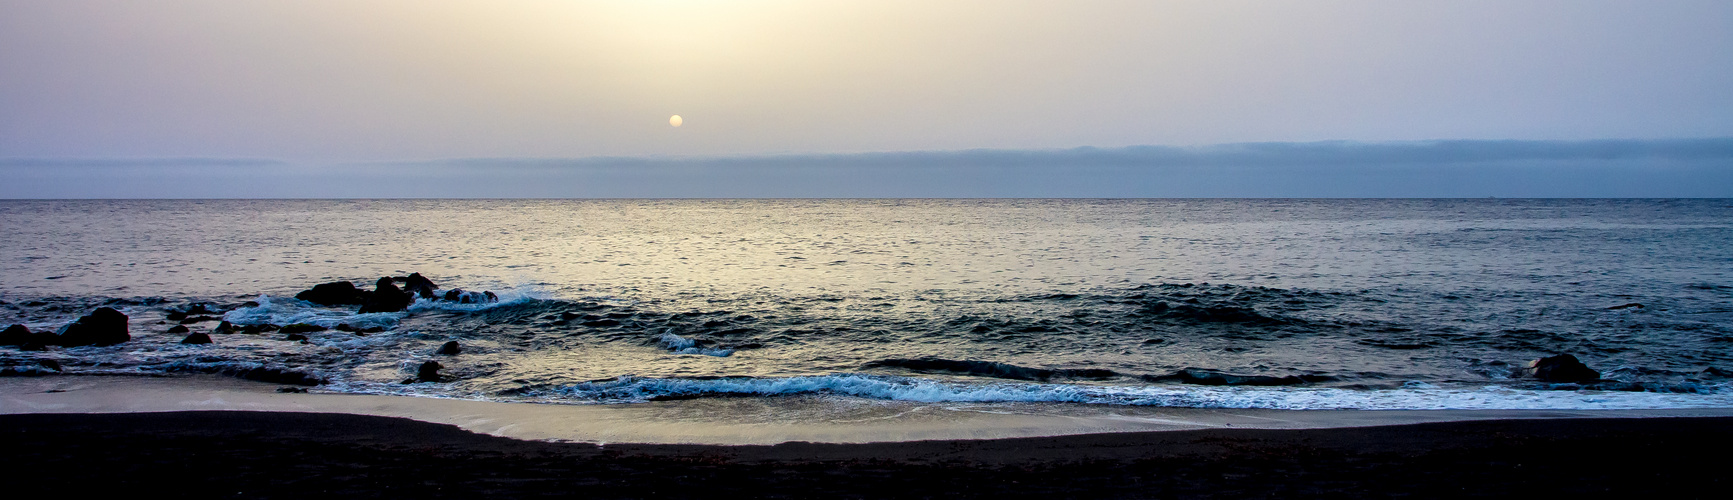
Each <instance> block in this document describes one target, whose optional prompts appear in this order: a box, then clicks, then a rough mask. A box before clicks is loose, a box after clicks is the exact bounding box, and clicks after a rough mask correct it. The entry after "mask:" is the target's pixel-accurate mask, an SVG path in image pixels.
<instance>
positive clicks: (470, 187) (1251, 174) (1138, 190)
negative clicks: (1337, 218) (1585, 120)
mask: <svg viewBox="0 0 1733 500" xmlns="http://www.w3.org/2000/svg"><path fill="white" fill-rule="evenodd" d="M0 176H4V178H5V179H7V182H5V183H4V186H3V187H0V197H5V198H926V197H937V198H951V197H1035V198H1040V197H1107V198H1169V197H1297V198H1312V197H1486V196H1498V197H1733V138H1715V139H1680V140H1601V141H1467V140H1463V141H1429V142H1399V143H1357V142H1309V143H1242V144H1223V145H1214V146H1201V147H1166V146H1134V147H1126V148H1112V149H1102V148H1076V149H1066V150H963V151H917V152H887V153H858V154H820V155H801V154H790V155H774V156H730V157H596V158H576V159H559V158H542V159H523V158H496V159H488V158H477V159H450V160H431V161H408V162H385V163H345V164H298V163H290V162H283V161H276V160H269V159H211V158H183V159H173V158H169V159H162V158H151V159H97V160H80V159H19V158H14V159H3V160H0Z"/></svg>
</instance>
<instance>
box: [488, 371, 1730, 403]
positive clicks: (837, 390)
mask: <svg viewBox="0 0 1733 500" xmlns="http://www.w3.org/2000/svg"><path fill="white" fill-rule="evenodd" d="M803 394H822V395H836V396H849V397H860V398H869V399H884V400H894V401H915V402H927V403H942V402H975V403H1013V402H1023V403H1080V404H1106V405H1126V406H1161V407H1173V408H1247V409H1249V408H1264V409H1284V410H1347V409H1359V410H1446V409H1479V410H1490V409H1513V410H1514V409H1640V408H1717V407H1721V408H1724V407H1730V406H1733V394H1729V393H1728V392H1727V391H1725V390H1718V391H1715V392H1713V393H1708V394H1704V393H1698V394H1691V395H1684V394H1676V393H1667V392H1604V391H1567V390H1532V389H1519V388H1510V387H1503V386H1484V387H1464V388H1441V387H1437V386H1435V385H1432V384H1413V385H1410V386H1407V387H1404V388H1400V389H1381V390H1350V389H1333V388H1300V387H1175V386H1091V385H1073V384H1022V383H992V384H969V383H959V382H947V381H937V380H929V379H922V378H912V377H896V376H885V375H867V374H856V373H837V374H831V375H821V376H799V377H773V378H757V377H722V378H648V377H636V376H625V377H619V378H616V379H610V380H601V381H593V382H584V383H579V384H573V385H569V386H563V387H554V388H542V389H533V390H525V391H521V392H515V391H514V395H522V396H528V397H532V398H534V397H540V398H546V399H553V400H564V401H568V402H600V403H631V402H646V401H654V400H662V399H687V398H693V397H739V396H755V397H774V396H792V395H803Z"/></svg>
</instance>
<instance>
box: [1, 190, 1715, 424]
mask: <svg viewBox="0 0 1733 500" xmlns="http://www.w3.org/2000/svg"><path fill="white" fill-rule="evenodd" d="M410 273H420V274H421V275H423V276H425V277H427V278H429V279H431V280H432V281H433V282H434V283H436V284H437V285H439V286H440V288H441V291H444V290H449V289H453V288H462V289H464V290H474V291H481V290H486V291H490V292H493V293H494V294H495V295H496V296H497V297H498V298H499V300H498V301H497V302H491V303H458V302H454V301H445V300H426V299H423V300H418V301H416V302H415V303H414V304H413V305H411V306H410V307H409V308H408V310H406V311H401V312H379V313H366V314H360V313H358V312H357V307H356V306H331V307H327V306H320V305H317V304H312V303H308V302H304V301H301V300H297V299H295V298H294V296H295V295H296V294H297V293H299V292H301V291H303V290H307V289H309V288H311V287H312V286H314V285H317V284H321V283H327V282H335V281H349V282H353V283H354V284H356V285H357V286H360V287H362V288H366V289H371V288H372V287H373V283H374V282H375V281H376V280H378V279H380V278H381V277H402V276H406V275H408V274H410ZM1730 273H1733V201H1729V200H1720V199H1678V200H1672V199H1638V200H1626V199H1590V200H1564V199H1539V200H1524V199H1446V200H1426V199H1400V200H1303V199H1302V200H1281V199H1251V200H1235V199H1198V200H1170V199H1156V200H1142V199H1109V200H1082V199H1066V200H1034V199H1030V200H1022V199H1005V200H204V201H199V200H128V201H117V200H92V201H70V200H69V201H17V200H13V201H0V326H3V325H10V324H21V325H24V326H25V327H27V328H29V329H30V330H32V331H50V332H52V331H56V330H58V329H60V328H62V327H63V326H65V325H66V324H68V323H70V322H73V321H75V320H77V319H78V318H79V317H80V316H83V315H85V314H89V313H90V312H92V311H93V310H95V309H96V308H99V307H111V308H114V309H116V310H118V311H120V312H122V313H124V314H126V315H127V316H128V317H129V328H130V333H131V335H132V338H131V340H130V341H127V342H124V343H120V344H116V345H111V346H103V347H97V346H85V347H47V348H46V350H41V351H37V350H22V349H21V348H20V347H16V346H12V347H0V373H5V374H8V375H13V376H50V377H65V376H76V375H125V376H140V377H185V376H191V375H196V374H213V373H214V374H227V375H233V376H239V377H244V378H253V379H258V380H266V381H272V382H279V383H285V384H288V383H306V384H316V385H311V386H310V387H309V389H310V390H312V391H315V392H334V393H361V394H390V395H408V396H418V397H434V398H459V399H472V400H486V401H504V402H534V403H554V404H624V405H631V404H640V403H644V402H648V401H656V400H666V399H686V398H710V397H735V398H742V397H743V398H779V397H787V396H801V397H802V398H803V401H810V400H811V399H812V398H818V399H819V400H824V401H834V402H836V403H837V404H859V403H863V402H867V403H870V402H874V401H919V402H937V403H944V402H957V403H969V404H982V405H988V406H990V405H993V404H1031V403H1034V404H1051V405H1059V406H1064V405H1084V406H1089V407H1099V406H1101V405H1108V406H1113V405H1119V406H1157V407H1185V408H1274V409H1601V408H1606V409H1613V408H1639V409H1642V408H1655V409H1665V408H1703V407H1720V408H1726V407H1733V387H1730V386H1729V384H1730V382H1733V274H1730ZM188 311H192V313H191V314H187V312H188ZM204 311H208V312H204ZM171 318H173V319H171ZM183 318H184V319H183ZM223 322H227V323H228V324H229V325H230V326H231V327H232V328H233V329H234V330H238V332H236V333H222V332H223V331H227V330H226V329H223V330H220V331H219V325H220V324H222V323H223ZM291 324H307V325H313V326H315V327H320V328H326V329H325V330H322V331H310V332H304V333H298V334H295V335H296V337H291V336H290V334H286V333H283V332H282V331H280V330H277V331H273V330H274V328H272V327H266V326H263V325H274V326H276V327H281V326H286V325H291ZM340 325H342V326H343V328H342V329H338V328H337V327H338V326H340ZM176 326H185V327H187V328H188V329H189V330H190V332H191V333H198V332H205V333H207V334H209V336H210V337H211V338H212V339H213V342H212V343H210V344H196V345H195V344H182V343H181V341H182V339H183V338H185V337H186V336H187V335H188V333H169V332H168V331H169V329H170V328H173V327H176ZM351 330H358V331H351ZM370 330H371V331H370ZM451 341H455V342H457V343H458V345H459V346H460V348H461V353H460V354H457V355H445V354H438V353H436V351H438V350H439V349H440V348H441V346H442V345H444V344H445V343H447V342H451ZM1556 354H1570V355H1573V356H1575V357H1577V358H1578V359H1580V360H1581V361H1582V362H1583V363H1585V364H1586V365H1587V366H1588V367H1590V368H1592V369H1595V370H1597V371H1599V372H1600V378H1599V379H1598V380H1584V381H1576V382H1568V383H1565V382H1549V381H1543V380H1537V379H1535V378H1532V377H1528V376H1526V375H1525V373H1524V372H1523V370H1522V368H1523V367H1524V366H1525V364H1526V363H1528V362H1529V361H1531V360H1534V359H1537V358H1541V357H1546V356H1552V355H1556ZM428 361H435V362H437V363H438V364H439V365H440V367H441V368H440V371H439V376H438V377H436V378H435V379H428V380H422V379H419V378H418V374H419V370H420V368H421V367H422V365H423V364H424V363H426V362H428Z"/></svg>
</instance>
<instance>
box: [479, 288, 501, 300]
mask: <svg viewBox="0 0 1733 500" xmlns="http://www.w3.org/2000/svg"><path fill="white" fill-rule="evenodd" d="M481 294H482V295H484V296H486V297H487V301H488V302H489V303H493V302H499V296H498V295H494V294H493V292H490V291H486V290H483V291H482V292H481Z"/></svg>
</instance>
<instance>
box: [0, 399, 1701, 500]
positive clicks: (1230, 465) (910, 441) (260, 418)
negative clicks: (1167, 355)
mask: <svg viewBox="0 0 1733 500" xmlns="http://www.w3.org/2000/svg"><path fill="white" fill-rule="evenodd" d="M275 389H276V386H270V385H263V384H255V383H250V382H242V381H234V380H228V379H217V378H194V379H187V378H174V379H145V378H136V377H41V378H12V379H0V449H3V450H5V453H0V471H5V474H4V477H5V478H6V479H7V481H6V488H7V491H9V492H14V494H15V495H16V496H19V497H20V498H25V497H34V496H36V495H42V496H48V495H55V496H61V495H68V494H75V495H90V494H128V495H137V494H138V493H144V492H163V493H168V494H175V495H181V496H187V497H192V498H217V497H222V498H306V497H308V496H313V495H319V496H325V497H344V498H348V497H388V498H405V497H429V498H431V497H438V498H445V497H451V498H458V497H467V498H477V497H483V498H520V497H537V496H558V497H593V498H643V497H658V498H682V497H721V496H745V497H767V498H879V497H897V498H941V497H942V498H1192V497H1231V498H1240V497H1285V498H1286V497H1389V496H1414V497H1428V498H1431V497H1461V496H1494V497H1517V496H1527V497H1536V496H1552V495H1561V494H1563V495H1590V496H1595V497H1604V496H1611V495H1621V496H1628V495H1634V494H1648V495H1654V494H1666V495H1670V496H1677V497H1681V498H1701V497H1719V496H1720V494H1721V493H1722V492H1723V490H1725V488H1726V487H1727V486H1728V485H1727V484H1726V483H1727V482H1728V481H1727V479H1725V478H1726V477H1727V475H1726V474H1725V470H1724V461H1723V460H1720V459H1719V458H1718V457H1719V456H1721V455H1722V454H1723V453H1722V450H1726V449H1728V447H1729V446H1730V445H1733V410H1728V409H1703V410H1667V411H1588V412H1568V411H1567V412H1534V411H1530V412H1521V411H1517V412H1371V411H1360V412H1354V411H1342V412H1318V411H1303V412H1280V411H1228V410H1175V409H1113V410H1112V411H1108V410H1101V409H1095V408H1078V407H1077V406H1072V405H1045V406H1039V405H1038V406H1030V407H1016V406H1011V407H1002V406H1001V407H993V408H997V409H996V410H994V411H985V409H983V408H970V407H968V406H966V405H965V406H962V407H956V406H927V405H905V404H885V405H877V404H872V405H864V406H858V407H841V408H840V409H839V407H837V405H835V404H834V401H830V402H826V401H820V400H799V399H791V400H780V399H778V398H743V399H734V400H729V399H723V400H693V401H670V402H663V403H650V404H638V405H607V406H582V405H544V404H505V403H488V402H477V401H457V400H434V399H427V398H408V397H393V396H354V395H330V394H284V393H277V392H275ZM766 399H770V400H771V401H769V402H766V401H765V400H766ZM776 408H781V410H777V411H772V410H773V409H776ZM189 410H190V411H189ZM727 412H734V413H732V414H727ZM862 416H868V417H873V418H867V419H856V420H850V419H851V418H856V417H862ZM404 417H412V418H404ZM815 417H824V418H837V420H833V421H827V422H814V421H810V419H812V418H815ZM842 417H847V418H842ZM1604 417H1617V418H1604ZM1258 426H1262V427H1264V428H1248V427H1258ZM898 428H903V429H904V430H902V431H894V429H898ZM1100 429H1108V430H1106V431H1100ZM1137 429H1143V430H1137ZM508 436H509V437H508ZM526 436H536V437H535V438H532V439H526V438H525V437H526ZM790 436H812V437H816V438H818V439H812V440H800V439H786V438H788V437H790ZM919 436H951V437H949V438H943V439H921V438H919ZM973 436H988V437H990V438H985V439H979V438H970V437H973ZM622 437H638V438H644V439H640V440H636V442H633V441H634V440H630V439H624V440H623V439H615V438H622ZM884 438H890V439H884ZM586 441H587V442H586ZM812 441H825V442H812ZM658 443H660V444H658ZM680 443H684V444H680ZM700 443H708V444H700ZM741 443H776V444H741Z"/></svg>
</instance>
